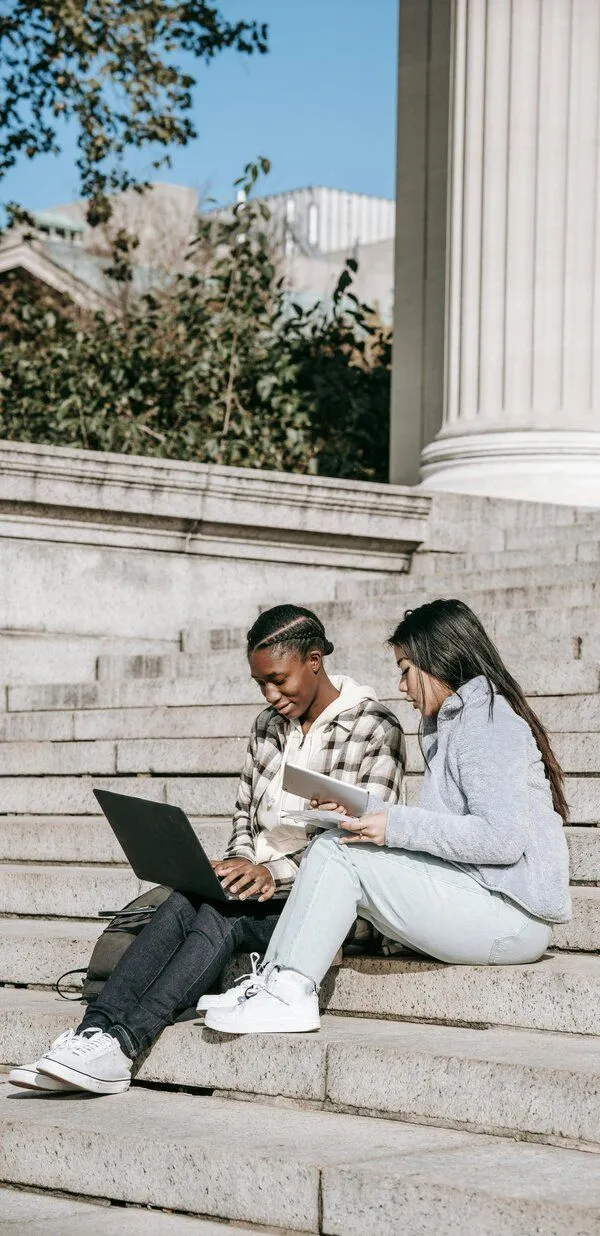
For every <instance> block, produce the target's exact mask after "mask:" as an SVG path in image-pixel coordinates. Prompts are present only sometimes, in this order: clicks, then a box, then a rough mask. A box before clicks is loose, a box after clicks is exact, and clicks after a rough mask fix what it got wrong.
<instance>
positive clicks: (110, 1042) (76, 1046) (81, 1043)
mask: <svg viewBox="0 0 600 1236" xmlns="http://www.w3.org/2000/svg"><path fill="white" fill-rule="evenodd" d="M70 1033H71V1035H72V1038H71V1040H70V1041H69V1043H68V1046H69V1049H70V1051H72V1053H73V1055H74V1056H92V1055H95V1053H96V1052H98V1051H101V1052H103V1051H111V1050H112V1048H113V1047H114V1045H115V1043H114V1039H113V1038H112V1037H111V1035H110V1034H106V1032H105V1031H104V1030H100V1028H99V1027H98V1026H90V1027H89V1029H88V1030H82V1031H81V1034H75V1033H74V1032H73V1031H72V1030H71V1031H70ZM65 1046H66V1044H65Z"/></svg>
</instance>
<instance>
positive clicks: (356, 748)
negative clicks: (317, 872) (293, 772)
mask: <svg viewBox="0 0 600 1236" xmlns="http://www.w3.org/2000/svg"><path fill="white" fill-rule="evenodd" d="M288 725H289V722H287V721H286V719H285V717H282V716H280V715H279V713H277V712H276V711H275V709H274V708H265V709H264V710H263V711H262V712H261V713H259V715H258V717H257V718H256V721H255V722H254V725H253V727H252V732H251V734H250V739H249V742H248V749H247V751H246V758H245V761H244V767H243V769H242V774H241V777H240V783H239V788H238V795H237V800H236V804H235V811H234V813H233V827H232V831H231V835H230V837H229V841H228V843H227V849H226V852H225V857H226V858H248V859H250V861H251V862H255V861H256V850H255V840H256V837H257V836H258V834H259V832H260V831H261V827H260V824H259V823H258V820H257V811H258V805H259V803H260V800H261V798H262V796H263V794H264V793H265V791H266V789H267V787H268V785H269V782H270V781H271V779H272V778H273V777H274V775H275V773H276V772H277V770H278V768H279V767H280V765H281V760H282V758H283V752H284V750H285V744H286V739H287V735H288ZM323 732H324V743H323V746H322V749H321V752H320V757H319V761H318V763H319V767H315V768H313V771H314V772H322V773H327V774H328V775H329V776H332V777H336V778H337V779H338V781H347V782H348V783H349V784H351V785H360V786H364V787H365V788H368V789H369V790H370V791H371V793H373V794H377V796H378V797H379V798H383V799H384V800H385V801H386V802H389V803H397V802H399V800H400V797H401V792H402V779H403V776H404V770H405V767H406V744H405V741H404V734H403V731H402V727H401V725H400V722H399V721H398V719H397V717H395V716H394V714H393V713H392V712H390V710H389V709H388V708H385V707H384V705H383V704H380V703H379V702H378V700H372V699H364V700H360V702H359V703H358V704H356V705H354V706H353V707H352V708H348V710H347V711H345V712H343V713H340V714H339V715H338V716H337V717H335V718H334V719H333V720H332V721H331V722H330V723H329V725H327V726H325V729H324V731H323ZM305 846H306V843H305V844H304V845H303V846H302V847H301V848H300V849H299V850H298V851H297V852H296V853H295V854H289V855H287V858H288V859H291V860H292V862H293V863H294V864H295V865H296V867H298V866H299V864H300V859H301V858H302V853H303V851H304V849H305ZM277 861H278V860H275V861H274V862H270V863H269V864H268V866H269V870H270V871H271V873H272V875H273V879H274V880H275V886H276V889H277V891H278V892H281V891H284V890H286V889H289V888H291V886H292V884H293V880H292V879H291V878H290V877H289V876H285V877H283V876H280V875H278V874H277Z"/></svg>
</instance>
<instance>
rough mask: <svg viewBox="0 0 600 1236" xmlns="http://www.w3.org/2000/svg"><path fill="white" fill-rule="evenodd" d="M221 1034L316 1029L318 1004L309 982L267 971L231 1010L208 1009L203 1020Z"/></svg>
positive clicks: (274, 968)
mask: <svg viewBox="0 0 600 1236" xmlns="http://www.w3.org/2000/svg"><path fill="white" fill-rule="evenodd" d="M204 1024H205V1026H208V1028H209V1029H210V1030H220V1032H221V1034H305V1033H306V1032H307V1031H309V1030H319V1029H320V1026H321V1021H320V1018H319V1001H318V998H317V990H316V987H315V984H314V983H313V981H312V979H309V978H305V976H304V975H303V974H299V973H298V971H297V970H280V969H278V967H277V966H272V967H270V968H269V971H268V973H266V974H264V975H262V974H259V975H258V977H257V979H256V981H255V983H254V985H253V986H252V987H248V988H247V989H246V991H245V992H244V995H243V996H242V998H241V999H240V1000H238V1001H237V1003H236V1004H235V1006H234V1007H233V1008H212V1009H208V1011H207V1014H206V1017H205V1019H204Z"/></svg>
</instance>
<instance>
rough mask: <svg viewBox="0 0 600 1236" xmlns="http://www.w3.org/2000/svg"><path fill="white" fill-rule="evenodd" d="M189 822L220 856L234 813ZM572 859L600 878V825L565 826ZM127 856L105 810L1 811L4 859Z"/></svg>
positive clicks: (584, 877) (575, 874)
mask: <svg viewBox="0 0 600 1236" xmlns="http://www.w3.org/2000/svg"><path fill="white" fill-rule="evenodd" d="M191 824H192V826H193V828H194V831H195V832H196V833H197V835H198V836H199V837H200V840H201V842H202V844H203V846H204V848H205V850H206V852H207V854H208V855H209V857H210V858H218V857H219V856H220V855H221V854H222V853H223V848H224V845H225V843H226V840H227V838H228V836H229V833H230V830H231V817H230V816H218V817H214V818H212V819H211V818H208V819H207V818H206V817H203V816H200V817H194V816H192V817H191ZM565 833H566V837H567V843H568V846H569V853H570V859H571V879H572V880H573V881H574V882H575V883H577V882H582V881H585V882H596V881H600V828H598V827H597V826H595V825H590V826H588V827H577V826H575V827H567V828H566V829H565ZM124 861H125V856H124V854H123V851H122V850H121V847H120V845H119V843H118V841H117V839H116V837H115V835H114V833H113V831H112V829H111V828H110V827H109V825H108V824H107V823H106V820H105V819H104V817H103V816H86V815H65V816H61V815H4V816H0V862H5V863H6V862H9V863H14V862H23V863H84V864H90V863H101V864H107V863H121V862H124Z"/></svg>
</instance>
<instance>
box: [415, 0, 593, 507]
mask: <svg viewBox="0 0 600 1236" xmlns="http://www.w3.org/2000/svg"><path fill="white" fill-rule="evenodd" d="M599 116H600V0H452V32H451V86H450V122H449V166H448V213H447V225H446V302H445V321H446V329H445V349H444V350H445V363H444V394H443V422H442V427H441V429H440V431H439V432H438V433H437V436H436V437H435V439H434V440H433V441H432V442H430V444H429V445H428V446H426V447H425V448H424V450H423V451H422V455H421V465H422V479H423V483H424V486H425V487H426V488H427V489H448V490H457V491H462V492H471V493H483V494H494V495H498V496H505V497H519V498H529V499H540V500H547V501H563V502H575V503H581V504H594V505H596V504H597V505H600V175H599V136H600V127H599V125H600V121H599Z"/></svg>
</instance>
